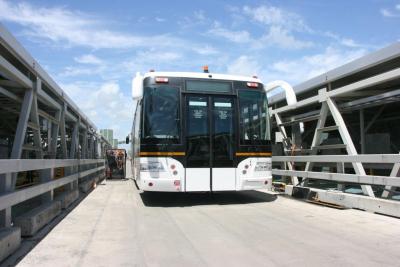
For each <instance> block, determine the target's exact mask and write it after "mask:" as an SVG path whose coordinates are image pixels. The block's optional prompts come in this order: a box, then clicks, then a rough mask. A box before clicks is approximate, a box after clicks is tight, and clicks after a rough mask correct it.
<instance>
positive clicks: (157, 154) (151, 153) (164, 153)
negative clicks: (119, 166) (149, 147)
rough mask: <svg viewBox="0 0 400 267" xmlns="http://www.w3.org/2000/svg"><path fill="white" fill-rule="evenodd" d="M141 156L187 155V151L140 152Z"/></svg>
mask: <svg viewBox="0 0 400 267" xmlns="http://www.w3.org/2000/svg"><path fill="white" fill-rule="evenodd" d="M139 155H140V156H185V152H160V151H157V152H144V151H143V152H140V153H139Z"/></svg>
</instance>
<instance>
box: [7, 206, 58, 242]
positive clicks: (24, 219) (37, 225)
mask: <svg viewBox="0 0 400 267" xmlns="http://www.w3.org/2000/svg"><path fill="white" fill-rule="evenodd" d="M60 212H61V202H60V201H53V202H50V203H46V204H43V205H41V206H40V207H37V208H35V209H33V210H31V211H29V212H27V213H25V214H23V215H21V216H19V217H17V218H16V219H15V225H16V226H19V227H21V235H22V236H33V235H34V234H35V233H36V232H37V231H38V230H39V229H41V228H42V227H43V226H45V225H46V224H47V223H49V222H50V221H51V220H52V219H54V217H56V216H57V215H58V214H60Z"/></svg>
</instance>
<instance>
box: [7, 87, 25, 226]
mask: <svg viewBox="0 0 400 267" xmlns="http://www.w3.org/2000/svg"><path fill="white" fill-rule="evenodd" d="M32 100H33V89H32V88H29V89H26V91H25V94H24V99H23V101H22V105H21V112H20V113H19V119H18V124H17V130H16V133H15V137H14V142H13V146H12V150H11V157H10V158H11V159H20V158H21V154H22V147H23V145H24V141H25V134H26V127H27V125H28V119H29V115H30V113H31V107H32ZM16 180H17V175H16V174H14V173H13V174H11V173H7V174H5V175H3V176H2V177H0V192H1V193H6V192H11V191H14V188H15V183H16ZM0 226H1V227H10V226H11V207H9V208H6V209H4V210H1V211H0Z"/></svg>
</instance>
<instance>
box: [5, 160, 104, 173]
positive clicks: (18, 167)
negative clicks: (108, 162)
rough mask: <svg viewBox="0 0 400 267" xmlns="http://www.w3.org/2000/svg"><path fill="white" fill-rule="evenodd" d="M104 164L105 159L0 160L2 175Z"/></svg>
mask: <svg viewBox="0 0 400 267" xmlns="http://www.w3.org/2000/svg"><path fill="white" fill-rule="evenodd" d="M102 162H104V159H80V160H79V159H0V174H4V173H12V172H23V171H33V170H40V169H50V168H59V167H71V166H76V165H87V164H94V163H102Z"/></svg>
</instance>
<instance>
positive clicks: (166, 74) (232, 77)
mask: <svg viewBox="0 0 400 267" xmlns="http://www.w3.org/2000/svg"><path fill="white" fill-rule="evenodd" d="M210 75H211V77H210ZM156 76H157V77H182V78H197V79H207V80H228V81H244V82H256V83H262V81H261V80H260V79H258V78H253V77H250V76H241V75H230V74H218V73H209V72H156V71H154V72H147V73H145V74H144V76H143V79H145V78H147V77H156Z"/></svg>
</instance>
